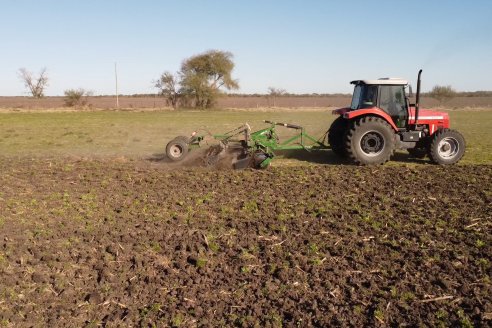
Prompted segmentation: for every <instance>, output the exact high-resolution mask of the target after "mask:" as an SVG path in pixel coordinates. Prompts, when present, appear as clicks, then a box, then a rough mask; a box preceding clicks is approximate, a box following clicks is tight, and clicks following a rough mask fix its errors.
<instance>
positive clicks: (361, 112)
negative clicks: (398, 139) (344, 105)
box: [334, 107, 398, 132]
mask: <svg viewBox="0 0 492 328" xmlns="http://www.w3.org/2000/svg"><path fill="white" fill-rule="evenodd" d="M334 114H340V115H341V116H343V118H345V119H347V120H352V119H355V118H359V117H363V116H378V117H380V118H382V119H383V120H385V121H386V122H388V124H389V125H391V127H392V128H393V130H395V132H398V127H397V126H396V125H395V123H394V122H393V120H392V119H391V116H389V115H388V114H387V113H386V112H385V111H383V110H382V109H379V108H377V107H371V108H364V109H356V110H351V111H345V110H338V112H337V113H334Z"/></svg>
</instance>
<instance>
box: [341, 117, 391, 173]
mask: <svg viewBox="0 0 492 328" xmlns="http://www.w3.org/2000/svg"><path fill="white" fill-rule="evenodd" d="M395 136H396V134H395V132H394V131H393V128H392V127H391V126H390V125H389V124H388V122H386V121H385V120H384V119H382V118H379V117H374V116H366V117H362V118H360V119H358V120H356V121H354V122H353V123H352V125H351V127H350V129H349V130H348V131H347V134H346V136H345V150H346V152H347V154H348V156H349V158H350V159H351V160H352V161H353V162H355V163H356V164H358V165H377V164H384V163H386V162H387V161H388V160H389V159H390V157H391V156H392V155H393V152H394V151H395V139H396V137H395Z"/></svg>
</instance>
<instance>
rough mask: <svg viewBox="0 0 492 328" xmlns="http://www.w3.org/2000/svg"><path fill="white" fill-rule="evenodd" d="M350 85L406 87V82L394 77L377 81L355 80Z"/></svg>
mask: <svg viewBox="0 0 492 328" xmlns="http://www.w3.org/2000/svg"><path fill="white" fill-rule="evenodd" d="M350 83H351V84H375V85H407V84H408V81H407V80H403V79H400V78H396V77H385V78H381V79H377V80H355V81H352V82H350Z"/></svg>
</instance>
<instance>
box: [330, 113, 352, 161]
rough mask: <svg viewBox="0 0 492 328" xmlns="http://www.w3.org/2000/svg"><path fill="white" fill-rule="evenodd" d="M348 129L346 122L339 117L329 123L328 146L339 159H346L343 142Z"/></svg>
mask: <svg viewBox="0 0 492 328" xmlns="http://www.w3.org/2000/svg"><path fill="white" fill-rule="evenodd" d="M348 127H349V124H348V121H347V120H346V119H344V118H343V117H341V116H339V117H338V118H337V119H336V120H334V121H333V123H331V126H330V129H329V130H328V144H329V145H330V147H331V150H332V151H333V152H334V153H335V154H337V155H338V156H341V157H347V151H346V149H345V145H344V142H343V141H344V138H345V133H346V132H347V129H348Z"/></svg>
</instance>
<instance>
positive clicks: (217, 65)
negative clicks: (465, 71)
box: [18, 50, 492, 109]
mask: <svg viewBox="0 0 492 328" xmlns="http://www.w3.org/2000/svg"><path fill="white" fill-rule="evenodd" d="M233 57H234V56H233V54H232V53H231V52H228V51H221V50H210V51H207V52H204V53H201V54H198V55H194V56H192V57H190V58H187V59H185V60H184V61H183V62H182V64H181V67H180V69H179V70H178V71H177V72H175V73H172V72H170V71H165V72H164V73H162V74H161V76H160V77H159V78H158V79H156V80H154V81H152V84H153V86H154V87H155V88H156V89H157V91H158V94H159V95H160V96H162V97H164V98H165V99H166V103H167V104H168V106H171V107H173V108H178V107H193V108H201V109H205V108H211V107H213V106H214V105H216V103H217V99H218V98H219V97H220V96H222V95H224V94H225V91H226V90H227V91H231V90H237V89H239V82H238V80H237V79H234V78H233V77H232V71H233V70H234V61H233ZM18 75H19V78H20V79H21V81H22V82H23V83H24V86H25V87H26V89H27V90H28V93H29V94H31V95H32V97H34V98H42V97H44V91H45V89H46V87H47V86H48V82H49V78H48V74H47V70H46V68H43V69H42V70H41V71H40V72H39V74H38V75H35V74H33V73H32V72H30V71H28V70H27V69H25V68H21V69H19V71H18ZM64 94H65V104H66V105H67V106H69V107H72V106H83V105H86V104H87V102H88V97H89V96H91V95H92V93H91V92H89V91H87V90H86V89H83V88H78V89H68V90H65V92H64ZM314 95H317V94H310V95H307V96H314ZM336 95H341V94H336ZM423 95H424V96H428V97H432V98H434V99H437V100H438V101H439V104H443V103H445V102H446V101H448V100H450V99H452V98H454V97H457V96H466V97H474V96H492V91H476V92H457V91H456V90H454V89H453V88H452V87H451V86H449V85H447V86H440V85H436V86H434V87H433V88H432V90H431V91H430V92H427V93H423ZM236 96H237V95H236ZM240 96H250V95H240ZM261 96H264V95H261ZM266 96H267V97H269V98H270V99H272V101H273V107H275V106H276V99H277V97H283V96H292V94H289V93H288V92H287V91H286V90H285V89H281V88H275V87H269V88H268V93H267V94H266ZM297 96H298V95H297ZM304 96H306V95H304ZM331 96H333V95H331Z"/></svg>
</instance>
